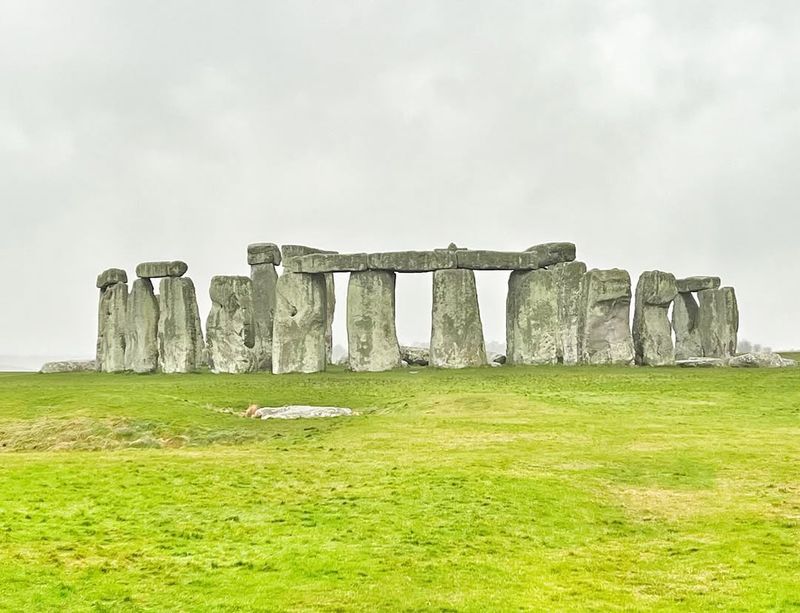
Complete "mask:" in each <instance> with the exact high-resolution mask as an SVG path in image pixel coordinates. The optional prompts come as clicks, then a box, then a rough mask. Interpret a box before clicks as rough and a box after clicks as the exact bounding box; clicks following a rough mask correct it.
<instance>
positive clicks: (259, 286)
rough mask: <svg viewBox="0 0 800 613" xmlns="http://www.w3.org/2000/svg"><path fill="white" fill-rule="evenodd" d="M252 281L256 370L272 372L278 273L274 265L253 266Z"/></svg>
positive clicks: (251, 267)
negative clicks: (273, 329)
mask: <svg viewBox="0 0 800 613" xmlns="http://www.w3.org/2000/svg"><path fill="white" fill-rule="evenodd" d="M250 280H251V281H252V292H253V326H254V328H253V330H254V342H255V345H254V346H253V353H254V355H255V361H256V366H255V368H256V370H258V371H263V372H271V371H272V327H273V324H274V320H275V300H276V294H275V292H276V288H277V285H278V273H277V271H276V270H275V265H274V264H252V265H251V266H250Z"/></svg>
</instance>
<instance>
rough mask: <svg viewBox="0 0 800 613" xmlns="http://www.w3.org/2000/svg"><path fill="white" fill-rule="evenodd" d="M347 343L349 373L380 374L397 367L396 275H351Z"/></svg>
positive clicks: (379, 271) (398, 348)
mask: <svg viewBox="0 0 800 613" xmlns="http://www.w3.org/2000/svg"><path fill="white" fill-rule="evenodd" d="M347 343H348V347H349V356H350V370H354V371H357V372H380V371H384V370H391V369H393V368H398V367H399V366H400V346H399V344H398V342H397V330H396V328H395V273H393V272H389V271H386V270H367V271H363V272H354V273H351V274H350V282H349V284H348V286H347Z"/></svg>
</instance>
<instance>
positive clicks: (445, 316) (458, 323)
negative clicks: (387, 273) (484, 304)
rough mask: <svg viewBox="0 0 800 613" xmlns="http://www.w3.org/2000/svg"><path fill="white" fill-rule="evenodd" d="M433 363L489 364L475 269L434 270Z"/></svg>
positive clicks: (456, 365) (445, 365)
mask: <svg viewBox="0 0 800 613" xmlns="http://www.w3.org/2000/svg"><path fill="white" fill-rule="evenodd" d="M431 320H432V321H431V353H430V360H431V362H430V363H431V366H437V367H440V368H466V367H470V366H485V365H486V349H485V346H484V342H483V326H482V324H481V313H480V308H479V306H478V292H477V289H476V287H475V273H474V272H472V271H471V270H459V269H453V270H437V271H434V273H433V310H432V317H431Z"/></svg>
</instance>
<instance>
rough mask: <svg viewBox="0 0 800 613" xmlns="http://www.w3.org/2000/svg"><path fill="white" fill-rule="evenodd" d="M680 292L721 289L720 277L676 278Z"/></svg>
mask: <svg viewBox="0 0 800 613" xmlns="http://www.w3.org/2000/svg"><path fill="white" fill-rule="evenodd" d="M675 284H676V285H677V288H678V292H679V293H681V294H688V293H690V292H700V291H702V290H704V289H719V286H720V280H719V277H686V278H685V279H678V280H676V282H675Z"/></svg>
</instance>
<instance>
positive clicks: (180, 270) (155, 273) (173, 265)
mask: <svg viewBox="0 0 800 613" xmlns="http://www.w3.org/2000/svg"><path fill="white" fill-rule="evenodd" d="M187 270H189V266H188V265H187V264H186V262H180V261H177V260H176V261H174V262H142V263H141V264H139V265H138V266H137V267H136V276H137V277H139V278H140V279H156V278H159V277H182V276H183V275H185V274H186V271H187Z"/></svg>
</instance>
